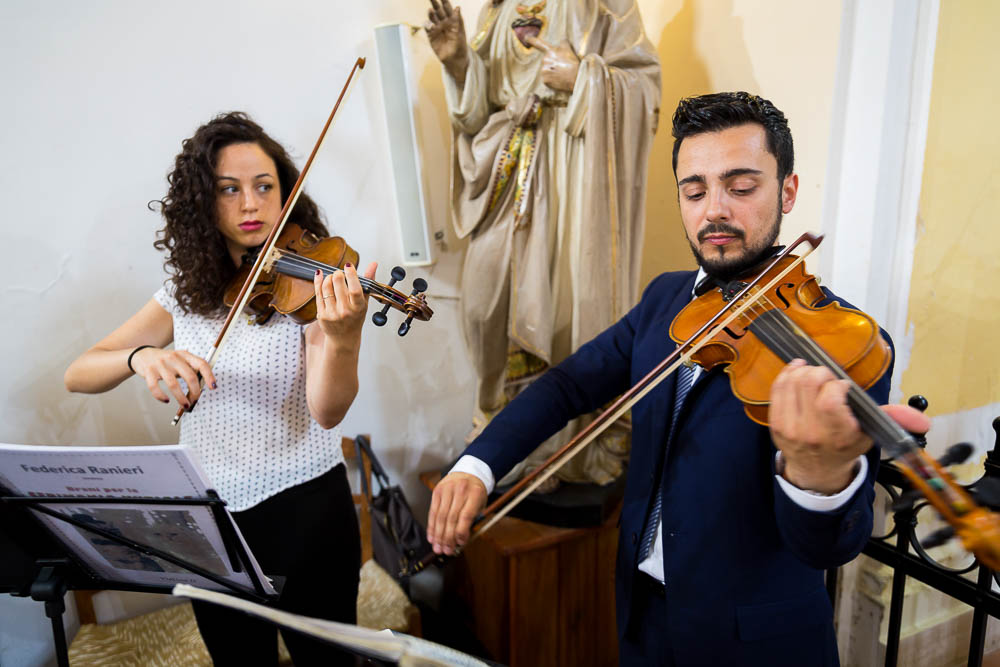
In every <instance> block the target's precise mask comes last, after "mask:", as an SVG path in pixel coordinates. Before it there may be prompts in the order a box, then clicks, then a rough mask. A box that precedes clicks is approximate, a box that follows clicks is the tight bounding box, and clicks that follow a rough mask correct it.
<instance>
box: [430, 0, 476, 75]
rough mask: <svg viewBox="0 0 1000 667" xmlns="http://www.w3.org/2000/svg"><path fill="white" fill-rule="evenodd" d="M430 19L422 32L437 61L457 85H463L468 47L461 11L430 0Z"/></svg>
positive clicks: (466, 68)
mask: <svg viewBox="0 0 1000 667" xmlns="http://www.w3.org/2000/svg"><path fill="white" fill-rule="evenodd" d="M427 16H428V18H429V19H430V20H429V21H428V22H427V25H425V26H424V30H426V31H427V39H428V40H429V41H430V43H431V48H432V49H434V53H435V55H437V57H438V60H440V61H441V64H443V65H444V68H445V69H446V70H447V71H448V74H450V75H451V76H452V78H454V79H455V81H456V82H457V83H458V85H462V84H464V83H465V72H466V70H468V68H469V47H468V46H467V45H466V43H465V24H464V23H463V22H462V10H461V9H460V8H458V7H454V8H452V6H451V3H450V2H448V0H441V2H440V3H439V2H438V0H431V8H430V9H428V10H427Z"/></svg>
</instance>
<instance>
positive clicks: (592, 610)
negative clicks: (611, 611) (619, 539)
mask: <svg viewBox="0 0 1000 667" xmlns="http://www.w3.org/2000/svg"><path fill="white" fill-rule="evenodd" d="M597 537H598V535H597V533H596V532H594V533H590V534H588V535H584V536H581V537H580V539H577V540H574V541H572V542H564V543H562V544H560V545H559V547H558V549H559V588H560V595H559V611H558V615H559V619H560V621H561V622H560V625H559V633H558V638H559V655H560V658H561V662H562V664H564V665H584V664H589V662H590V660H592V659H593V657H594V650H595V648H596V644H597V622H598V617H599V616H601V615H602V610H600V609H598V608H597V607H596V606H595V605H594V599H595V595H596V592H597V591H596V586H597V565H598V563H597V544H598V539H597Z"/></svg>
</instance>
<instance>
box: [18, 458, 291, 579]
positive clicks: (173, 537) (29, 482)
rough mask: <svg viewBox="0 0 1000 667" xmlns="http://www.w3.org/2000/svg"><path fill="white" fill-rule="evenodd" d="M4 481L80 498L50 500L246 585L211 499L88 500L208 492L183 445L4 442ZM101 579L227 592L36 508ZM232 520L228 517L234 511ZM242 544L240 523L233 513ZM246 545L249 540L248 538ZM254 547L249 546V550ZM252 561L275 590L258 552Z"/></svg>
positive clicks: (34, 493) (33, 493) (24, 489)
mask: <svg viewBox="0 0 1000 667" xmlns="http://www.w3.org/2000/svg"><path fill="white" fill-rule="evenodd" d="M0 485H2V486H3V487H5V488H6V489H8V490H9V491H10V492H11V493H13V494H14V495H22V496H29V497H34V498H39V499H43V498H45V497H52V496H73V497H79V498H80V502H79V503H73V504H51V505H45V507H48V508H50V509H53V510H55V511H57V512H60V513H62V514H66V515H69V516H72V517H73V518H75V519H77V520H78V521H82V522H84V523H87V524H90V525H93V526H95V527H97V528H100V529H103V530H105V531H108V532H110V533H113V534H116V535H119V536H121V537H124V538H127V539H130V540H133V541H135V542H137V543H140V544H145V545H148V546H150V547H154V548H156V549H159V550H161V551H164V552H166V553H169V554H170V555H172V556H175V557H177V558H181V559H183V560H185V561H187V562H190V563H192V564H194V565H197V566H199V567H202V568H204V569H205V570H207V571H209V572H211V573H212V574H215V575H218V576H220V577H222V578H224V579H226V580H228V581H230V582H231V583H233V584H236V585H238V586H240V587H242V588H243V589H245V590H247V591H252V590H253V584H252V582H251V580H250V577H249V576H248V575H247V574H246V572H234V571H233V570H232V567H231V561H230V559H229V556H228V555H227V553H226V550H225V544H224V542H223V540H222V534H221V532H220V530H219V526H218V524H217V523H216V519H215V515H214V514H213V513H212V511H211V510H210V509H209V508H208V507H207V506H204V505H183V504H182V505H141V504H137V505H129V504H125V503H123V504H95V503H90V504H88V503H87V500H86V499H87V498H172V499H177V500H183V499H185V498H205V497H207V495H208V489H209V488H211V487H210V484H209V483H208V480H207V479H206V477H205V475H204V474H203V473H202V471H201V469H200V467H199V466H198V464H197V461H196V460H195V458H194V457H193V456H192V455H191V452H190V450H189V448H187V447H185V446H184V445H150V446H139V447H55V446H53V447H48V446H30V445H7V444H0ZM34 514H35V516H37V517H38V518H39V519H40V520H41V521H42V522H43V523H44V524H45V526H46V527H48V528H49V529H50V530H51V531H52V532H53V533H54V534H55V535H56V536H57V537H59V538H60V539H61V540H62V541H63V543H64V544H66V545H67V546H68V547H69V548H71V549H72V550H73V552H74V553H75V554H76V555H77V556H78V557H79V558H80V559H81V560H82V561H83V562H84V563H85V564H86V565H87V566H88V567H90V569H91V570H93V571H94V573H95V574H97V575H98V576H100V577H103V578H105V579H108V580H110V581H117V582H122V583H128V584H137V585H145V586H172V585H174V584H177V583H189V584H197V585H199V586H203V587H207V588H212V589H218V590H224V587H223V586H222V585H221V584H218V583H215V582H213V581H211V580H209V579H206V578H205V577H202V576H200V575H197V574H194V573H191V572H189V571H187V570H185V569H184V568H181V567H179V566H177V565H174V564H172V563H170V562H168V561H165V560H162V559H160V558H156V557H153V556H147V555H143V554H141V553H139V552H137V551H135V550H133V549H130V548H129V547H126V546H124V545H121V544H118V543H116V542H114V541H112V540H109V539H107V538H104V537H102V536H100V535H97V534H95V533H91V532H89V531H86V530H83V529H81V528H78V527H76V526H74V525H72V524H69V523H67V522H65V521H61V520H59V519H55V518H53V517H49V516H46V515H45V514H42V513H40V512H35V513H34ZM227 519H228V517H227ZM228 520H229V522H230V524H231V525H232V528H233V529H234V530H235V533H236V536H237V538H238V539H239V540H240V541H241V542H242V541H243V536H242V535H240V533H239V529H238V528H237V527H236V526H235V524H234V523H233V522H232V519H228ZM243 545H244V548H246V543H245V542H243ZM247 552H248V553H249V549H248V550H247ZM250 567H252V568H253V570H254V571H255V572H256V573H257V576H258V577H259V580H260V581H262V582H263V583H264V589H265V592H266V593H268V594H274V592H275V591H274V589H273V587H271V585H270V582H269V581H268V580H267V578H266V577H265V576H264V574H263V573H262V572H261V571H260V567H259V565H258V564H257V561H256V559H255V558H253V554H250Z"/></svg>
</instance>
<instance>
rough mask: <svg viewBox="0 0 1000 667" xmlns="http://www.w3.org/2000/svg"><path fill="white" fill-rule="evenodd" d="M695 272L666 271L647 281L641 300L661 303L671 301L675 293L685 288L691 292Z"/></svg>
mask: <svg viewBox="0 0 1000 667" xmlns="http://www.w3.org/2000/svg"><path fill="white" fill-rule="evenodd" d="M697 273H698V272H697V271H667V272H666V273H661V274H660V275H658V276H656V277H655V278H653V279H652V280H651V281H649V285H647V286H646V289H645V290H644V291H643V293H642V300H643V301H647V300H653V301H662V300H664V299H673V298H674V297H675V296H676V295H677V293H678V292H679V291H680V290H682V289H685V288H687V290H688V291H690V290H691V288H692V286H693V285H694V277H695V275H697Z"/></svg>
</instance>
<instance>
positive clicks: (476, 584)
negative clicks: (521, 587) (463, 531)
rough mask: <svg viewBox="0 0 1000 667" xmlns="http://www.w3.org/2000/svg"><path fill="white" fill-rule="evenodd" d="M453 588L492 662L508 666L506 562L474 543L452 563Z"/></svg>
mask: <svg viewBox="0 0 1000 667" xmlns="http://www.w3.org/2000/svg"><path fill="white" fill-rule="evenodd" d="M456 565H457V567H456V568H455V570H456V572H457V578H456V587H457V590H458V592H459V595H460V597H461V598H462V599H463V600H464V602H465V603H466V606H467V607H468V609H469V616H470V620H471V626H472V629H473V631H474V633H475V635H476V637H477V638H478V639H479V641H480V642H481V643H482V645H483V647H484V648H485V649H486V650H487V651H489V653H490V655H492V656H493V657H494V659H496V660H499V661H500V662H503V663H505V664H508V663H509V662H510V622H509V615H508V613H507V612H508V609H509V608H510V602H509V597H508V594H509V588H508V584H507V582H508V577H509V566H508V559H507V557H505V556H504V555H503V554H502V553H500V552H499V551H497V550H496V549H494V548H493V546H492V545H491V544H490V543H489V542H487V541H485V540H475V541H473V542H471V543H470V544H469V545H468V547H467V548H466V549H465V552H464V554H463V556H462V557H461V558H460V559H459V562H458V563H456Z"/></svg>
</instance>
